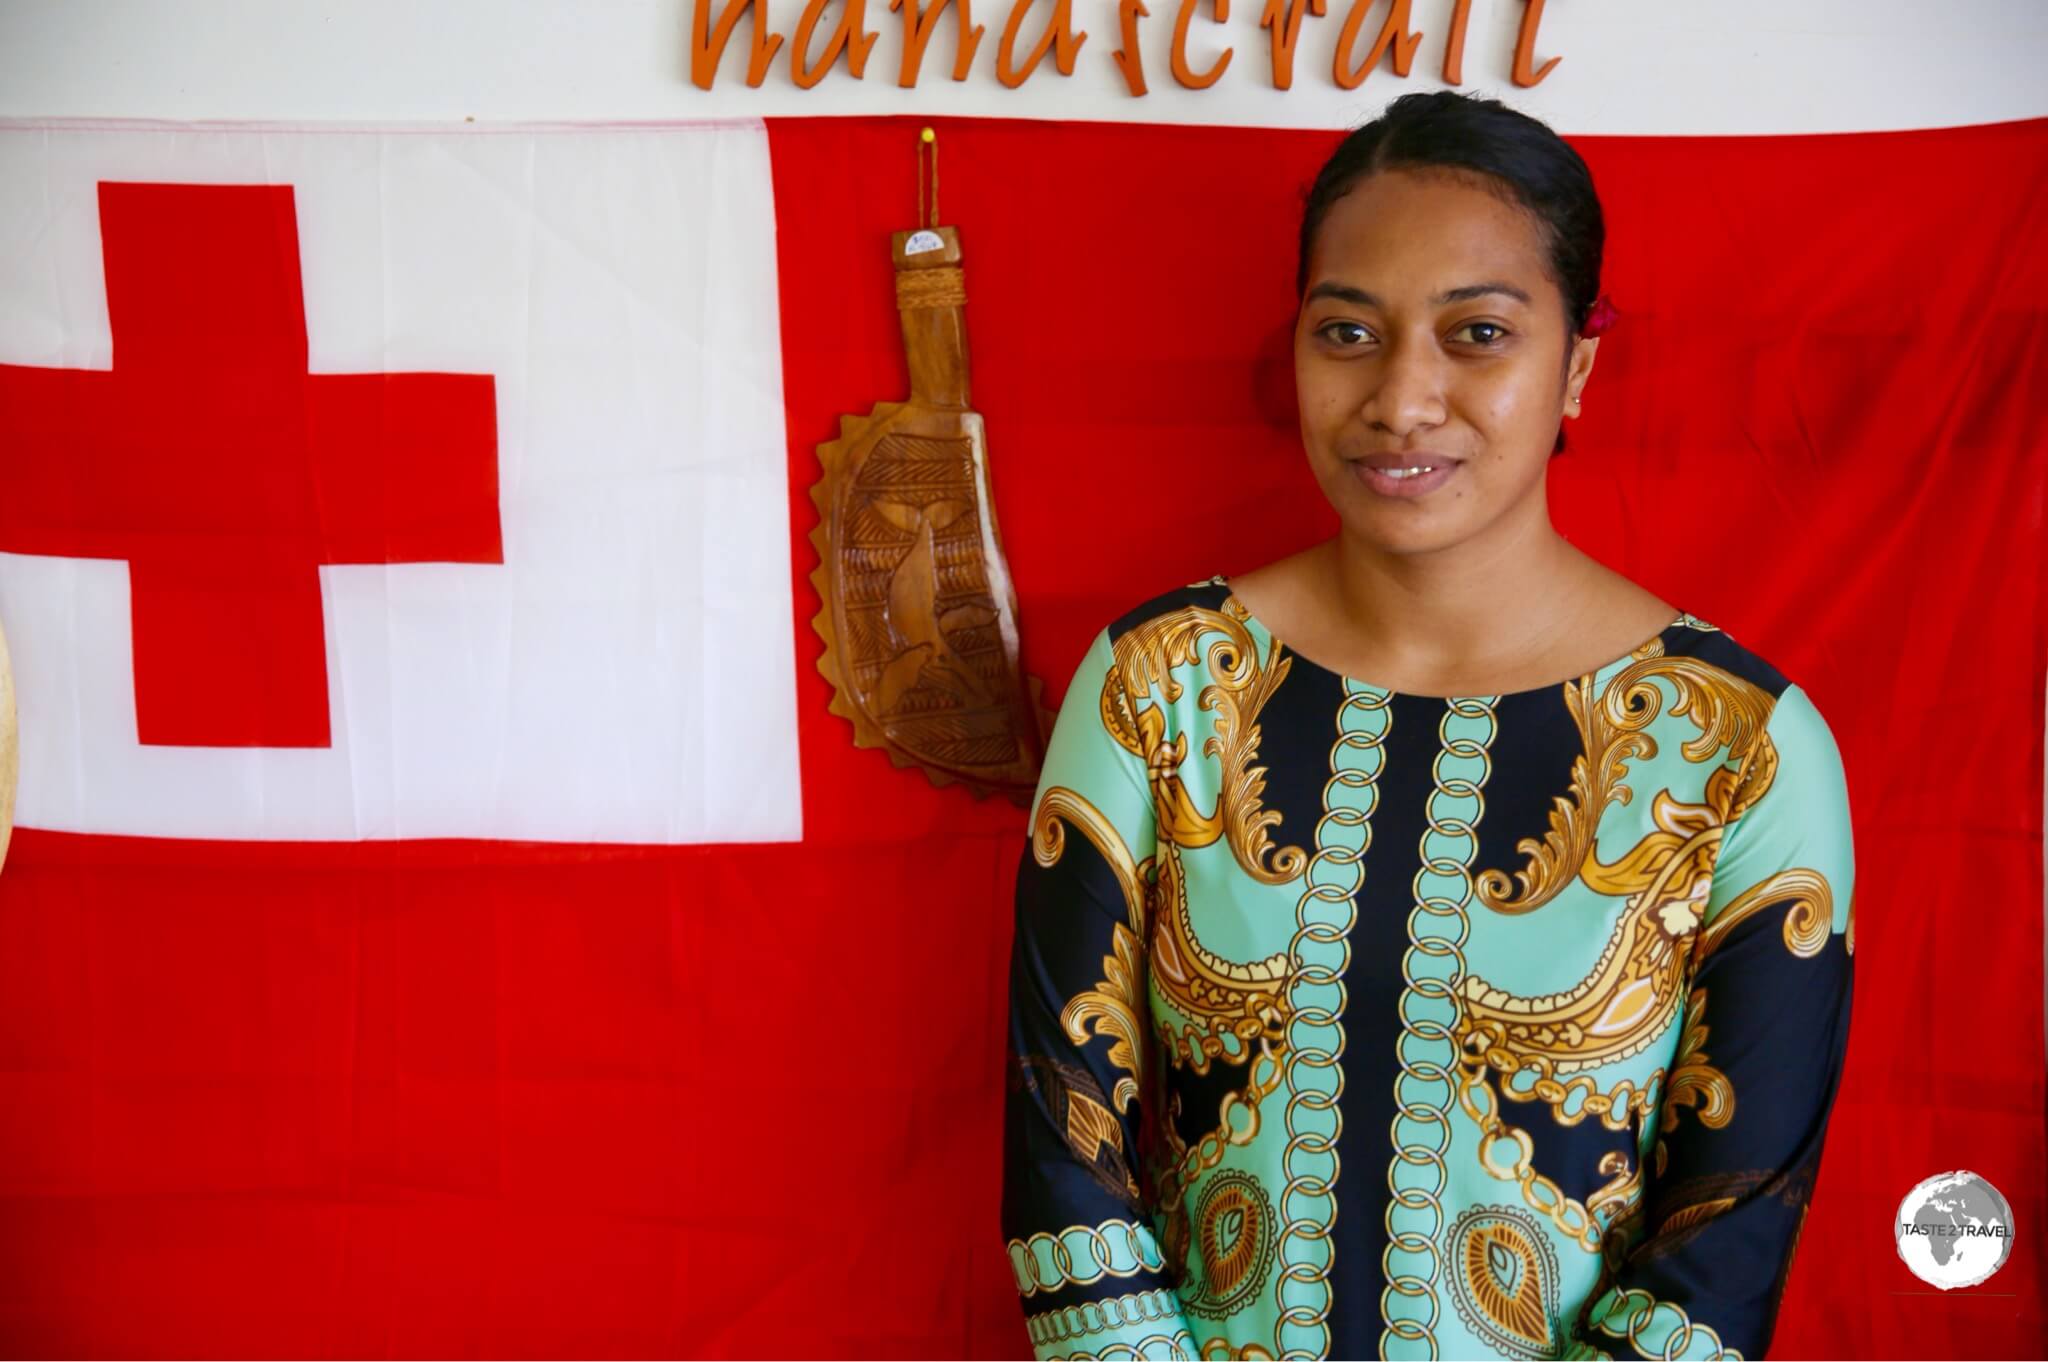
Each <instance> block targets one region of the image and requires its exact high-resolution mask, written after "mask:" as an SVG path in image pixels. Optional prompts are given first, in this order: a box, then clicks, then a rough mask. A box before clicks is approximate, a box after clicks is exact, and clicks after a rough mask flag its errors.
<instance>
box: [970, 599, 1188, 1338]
mask: <svg viewBox="0 0 2048 1362" xmlns="http://www.w3.org/2000/svg"><path fill="white" fill-rule="evenodd" d="M1115 665H1116V664H1115V659H1114V657H1113V654H1112V650H1111V645H1110V639H1109V635H1108V632H1107V631H1106V630H1105V631H1104V632H1103V633H1101V634H1099V635H1097V637H1096V639H1095V642H1094V644H1093V645H1092V646H1091V647H1090V648H1089V650H1088V654H1087V656H1086V658H1084V659H1083V661H1082V663H1081V666H1080V668H1079V670H1078V671H1077V672H1076V674H1075V676H1074V680H1073V683H1072V685H1071V686H1070V687H1069V689H1068V691H1067V698H1066V701H1065V703H1064V704H1063V705H1062V706H1061V709H1060V714H1059V719H1058V721H1057V722H1056V723H1055V724H1054V727H1053V734H1052V738H1051V740H1050V742H1049V743H1048V745H1047V750H1046V757H1045V766H1044V768H1043V773H1042V775H1041V776H1040V779H1039V784H1038V790H1037V794H1036V797H1035V798H1034V800H1033V804H1032V812H1031V825H1030V830H1029V831H1030V840H1029V844H1028V845H1027V846H1026V847H1025V849H1024V852H1023V856H1022V859H1021V861H1020V863H1019V865H1018V868H1017V887H1016V937H1015V943H1014V945H1013V947H1012V950H1011V956H1010V1029H1009V1066H1008V1067H1009V1083H1008V1091H1007V1094H1006V1100H1005V1112H1004V1127H1005V1129H1004V1160H1003V1166H1004V1173H1003V1214H1002V1218H1003V1234H1004V1236H1005V1238H1007V1239H1008V1241H1009V1242H1008V1245H1007V1247H1008V1250H1009V1257H1010V1267H1011V1270H1012V1271H1013V1272H1014V1273H1015V1274H1016V1279H1017V1290H1018V1292H1019V1293H1020V1294H1021V1295H1022V1296H1023V1305H1024V1312H1025V1317H1026V1319H1025V1322H1026V1325H1027V1327H1028V1330H1029V1332H1030V1336H1031V1344H1032V1347H1033V1349H1034V1350H1035V1351H1036V1353H1037V1355H1038V1356H1039V1357H1041V1358H1054V1357H1069V1358H1080V1357H1147V1358H1151V1357H1192V1356H1194V1355H1195V1347H1194V1340H1193V1338H1192V1337H1191V1335H1190V1334H1189V1333H1188V1331H1187V1328H1186V1326H1185V1323H1184V1321H1183V1318H1182V1314H1181V1306H1180V1298H1179V1296H1178V1295H1177V1294H1176V1293H1175V1290H1174V1282H1173V1279H1172V1275H1171V1273H1170V1272H1169V1270H1168V1268H1167V1266H1166V1262H1165V1257H1164V1255H1163V1253H1162V1252H1161V1237H1160V1233H1159V1229H1158V1226H1157V1223H1156V1221H1155V1219H1154V1216H1153V1214H1152V1209H1153V1208H1152V1206H1151V1204H1150V1202H1149V1200H1148V1198H1147V1196H1146V1194H1145V1193H1144V1192H1143V1191H1142V1190H1141V1188H1142V1180H1143V1173H1142V1171H1141V1163H1140V1157H1139V1143H1138V1136H1139V1129H1140V1124H1141V1115H1142V1111H1141V1107H1142V1102H1143V1100H1144V1096H1145V1094H1147V1093H1149V1091H1150V1089H1149V1088H1147V1086H1146V1083H1147V1080H1148V1078H1149V1073H1148V1068H1147V1065H1148V1062H1149V1061H1150V1059H1151V1056H1150V1053H1149V1050H1150V1046H1149V1037H1148V1032H1149V1030H1150V1025H1151V1022H1150V1015H1149V1008H1148V1005H1147V1002H1146V992H1145V968H1144V941H1145V931H1144V913H1145V888H1146V884H1147V882H1148V881H1149V878H1150V876H1151V874H1152V865H1151V861H1152V856H1153V812H1152V801H1151V796H1150V794H1149V793H1148V789H1147V782H1146V779H1145V768H1144V763H1143V761H1142V760H1141V759H1140V758H1139V757H1137V756H1136V755H1135V754H1134V753H1133V752H1132V751H1130V750H1128V748H1127V747H1126V745H1125V742H1122V741H1119V739H1118V736H1117V735H1118V732H1119V731H1120V730H1121V728H1122V724H1121V721H1120V718H1119V715H1120V714H1121V713H1123V712H1126V711H1124V710H1123V709H1122V707H1120V706H1113V705H1112V706H1105V704H1104V694H1105V692H1104V681H1105V679H1106V678H1107V677H1108V676H1109V674H1110V672H1111V669H1112V668H1113V667H1114V666H1115ZM1125 737H1126V740H1127V741H1128V742H1129V743H1131V744H1132V745H1135V744H1136V735H1135V734H1126V735H1125Z"/></svg>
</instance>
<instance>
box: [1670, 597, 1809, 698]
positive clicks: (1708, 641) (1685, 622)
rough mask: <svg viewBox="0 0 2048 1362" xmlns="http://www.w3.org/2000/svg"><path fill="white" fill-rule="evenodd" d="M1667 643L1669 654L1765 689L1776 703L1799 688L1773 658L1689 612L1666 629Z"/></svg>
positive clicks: (1747, 684) (1680, 615) (1680, 616)
mask: <svg viewBox="0 0 2048 1362" xmlns="http://www.w3.org/2000/svg"><path fill="white" fill-rule="evenodd" d="M1663 642H1664V651H1665V653H1666V654H1667V655H1669V656H1674V657H1685V658H1690V659H1691V660H1692V661H1693V662H1694V663H1695V664H1698V665H1700V666H1704V667H1707V668H1711V669H1712V671H1713V672H1714V673H1718V674H1720V675H1723V676H1726V677H1729V678H1732V679H1733V680H1734V681H1736V682H1739V683H1741V684H1742V685H1743V686H1745V687H1749V688H1753V689H1755V690H1759V691H1762V692H1763V693H1764V694H1765V695H1766V696H1768V697H1769V698H1770V700H1772V701H1773V702H1775V701H1776V700H1777V699H1778V698H1779V697H1781V696H1783V695H1784V694H1785V693H1786V692H1787V691H1788V690H1792V689H1794V688H1795V687H1796V683H1795V682H1794V681H1793V680H1792V678H1791V677H1790V676H1788V675H1787V674H1786V673H1785V672H1783V671H1781V670H1780V669H1779V668H1778V667H1777V665H1776V664H1775V663H1773V662H1772V661H1771V659H1770V658H1769V657H1767V656H1765V655H1764V654H1763V653H1761V652H1759V651H1758V650H1757V649H1755V648H1752V647H1750V646H1749V645H1748V644H1747V643H1745V642H1743V641H1742V640H1741V639H1739V638H1737V637H1736V636H1735V635H1734V634H1733V633H1731V632H1730V631H1728V630H1726V629H1723V628H1722V627H1720V626H1719V625H1717V624H1714V623H1713V622H1711V621H1709V620H1706V619H1702V618H1701V617H1699V616H1698V615H1694V614H1692V613H1691V612H1689V611H1683V610H1682V611H1681V612H1680V613H1679V616H1678V618H1677V619H1676V620H1675V621H1673V622H1672V624H1671V627H1670V628H1668V629H1666V630H1665V631H1664V638H1663Z"/></svg>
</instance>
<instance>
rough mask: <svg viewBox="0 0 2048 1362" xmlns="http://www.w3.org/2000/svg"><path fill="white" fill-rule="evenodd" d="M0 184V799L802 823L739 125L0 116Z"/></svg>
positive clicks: (353, 834) (683, 831) (740, 830)
mask: <svg viewBox="0 0 2048 1362" xmlns="http://www.w3.org/2000/svg"><path fill="white" fill-rule="evenodd" d="M0 202H5V203H7V204H8V205H10V209H11V211H9V212H8V213H7V214H6V215H5V218H4V220H0V297H5V298H6V299H7V300H8V304H9V305H8V307H7V310H6V311H5V313H4V314H0V360H4V363H0V447H4V448H5V450H6V454H7V460H6V465H5V468H6V472H5V490H4V493H0V554H4V555H5V557H4V560H0V563H4V565H0V612H4V616H5V618H6V621H7V626H8V629H9V632H10V633H11V634H12V635H13V637H14V640H15V644H16V648H15V652H16V664H15V665H16V668H17V671H18V674H19V687H20V690H21V694H22V707H23V709H24V711H25V712H26V713H27V714H28V715H29V716H30V720H31V721H30V722H29V723H28V724H26V725H24V728H23V749H24V750H23V758H22V760H23V766H24V767H25V768H26V772H27V779H26V780H25V781H24V783H23V791H24V793H23V798H22V802H21V807H20V810H19V818H20V821H21V823H22V824H23V826H26V827H42V828H54V829H65V830H71V831H79V832H97V833H128V834H140V835H148V836H162V837H204V838H234V839H243V838H248V839H259V838H260V839H296V840H325V839H355V838H419V837H484V838H518V839H530V840H539V841H592V842H703V841H757V840H786V839H793V838H795V837H797V836H798V835H800V832H801V813H800V804H799V801H798V800H797V799H796V798H795V792H796V779H797V777H796V746H795V717H794V713H793V710H794V703H795V702H794V686H793V674H794V659H793V658H792V656H791V650H790V646H789V644H790V640H789V633H788V630H787V629H786V628H785V627H782V622H783V621H786V620H787V619H788V618H789V613H790V578H789V572H788V563H787V551H786V545H787V542H788V502H787V499H786V497H785V495H784V489H783V462H782V461H783V430H782V409H781V402H780V385H781V379H780V365H781V355H780V349H779V340H778V325H777V309H776V283H775V278H776V276H775V260H774V236H773V233H772V232H763V231H760V230H759V224H760V223H761V222H763V221H765V220H767V219H768V217H769V214H770V208H769V203H770V187H769V179H768V161H767V146H766V137H765V134H764V133H763V131H762V130H761V129H760V128H759V127H758V126H754V127H746V126H735V127H686V128H679V129H671V130H666V131H609V132H592V133H587V134H583V135H579V136H576V137H572V138H565V137H561V136H556V137H548V136H545V135H541V134H534V133H528V134H516V133H508V134H500V135H490V136H450V135H432V134H420V133H406V132H315V133H289V132H277V131H267V132H257V131H239V132H206V133H195V134H192V135H189V136H166V135H165V134H163V133H161V132H153V131H146V130H134V131H110V130H83V129H74V130H62V131H54V130H53V131H46V132H39V133H35V134H25V133H16V134H13V135H9V136H4V137H0ZM625 204H630V205H631V207H630V210H629V211H619V210H618V209H617V208H614V207H609V206H608V205H625ZM707 319H715V320H716V333H715V334H716V343H715V344H714V343H709V340H710V333H708V332H707V331H706V329H705V323H706V321H707ZM714 640H715V642H714ZM707 645H708V646H707ZM714 713H715V714H717V715H718V716H719V721H718V722H717V723H716V724H706V723H702V722H699V721H698V717H697V716H702V715H706V714H714ZM735 768H743V769H745V770H746V771H747V772H748V773H749V778H748V780H747V782H746V783H745V785H744V788H740V789H736V790H734V791H732V792H731V796H730V797H729V798H720V799H717V800H707V799H706V798H705V797H704V795H703V791H704V789H705V788H706V784H707V777H708V776H709V774H710V773H711V772H713V771H718V770H729V769H735Z"/></svg>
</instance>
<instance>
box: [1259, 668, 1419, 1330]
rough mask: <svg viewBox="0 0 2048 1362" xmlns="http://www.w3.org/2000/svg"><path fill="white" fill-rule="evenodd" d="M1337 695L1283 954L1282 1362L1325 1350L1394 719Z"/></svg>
mask: <svg viewBox="0 0 2048 1362" xmlns="http://www.w3.org/2000/svg"><path fill="white" fill-rule="evenodd" d="M1344 690H1345V694H1344V699H1343V702H1342V703H1341V704H1340V705H1338V707H1337V741H1336V744H1335V745H1334V746H1333V747H1332V748H1331V749H1330V779H1329V781H1328V783H1326V784H1325V785H1324V786H1323V810H1324V812H1323V816H1322V818H1321V819H1320V820H1318V821H1317V823H1316V853H1315V856H1314V857H1313V858H1311V859H1310V861H1309V863H1308V866H1307V868H1306V870H1305V871H1304V872H1303V876H1304V878H1305V879H1306V881H1307V887H1306V889H1305V890H1304V891H1303V893H1302V896H1301V899H1300V901H1299V903H1298V904H1297V905H1296V907H1295V922H1296V924H1297V929H1296V931H1295V934H1294V940H1293V942H1292V943H1291V944H1290V945H1289V947H1288V955H1289V959H1290V969H1289V974H1288V981H1287V1001H1288V1010H1289V1018H1288V1027H1287V1046H1288V1048H1287V1062H1286V1079H1287V1086H1288V1099H1287V1148H1286V1152H1285V1153H1284V1154H1283V1155H1282V1158H1281V1168H1282V1170H1283V1172H1284V1173H1285V1174H1286V1177H1287V1185H1286V1187H1285V1189H1284V1190H1283V1191H1282V1192H1281V1194H1280V1219H1281V1221H1282V1222H1283V1224H1284V1228H1283V1229H1282V1230H1281V1232H1280V1253H1279V1256H1280V1273H1279V1279H1278V1281H1276V1282H1275V1284H1274V1296H1275V1300H1276V1302H1277V1304H1278V1305H1279V1307H1280V1317H1279V1320H1278V1322H1277V1323H1276V1324H1275V1326H1274V1340H1273V1342H1274V1348H1275V1350H1276V1351H1277V1352H1278V1353H1279V1355H1280V1356H1282V1357H1319V1356H1321V1355H1323V1354H1325V1353H1327V1352H1328V1351H1329V1346H1330V1329H1329V1316H1330V1304H1331V1293H1330V1285H1329V1276H1330V1268H1331V1266H1332V1259H1333V1258H1334V1257H1335V1254H1336V1249H1335V1247H1334V1245H1333V1244H1332V1242H1331V1240H1330V1227H1331V1225H1332V1224H1333V1223H1335V1221H1336V1218H1337V1194H1336V1189H1337V1138H1338V1136H1339V1135H1340V1134H1341V1133H1342V1132H1343V1129H1344V1122H1343V1118H1342V1117H1341V1116H1340V1115H1339V1113H1338V1110H1337V1099H1338V1096H1339V1094H1341V1093H1342V1092H1343V1090H1344V1077H1343V1071H1342V1070H1341V1068H1340V1067H1339V1065H1340V1064H1341V1062H1342V1060H1343V1058H1344V1022H1343V1018H1344V996H1345V995H1344V970H1345V967H1346V966H1347V965H1348V964H1349V963H1350V959H1351V944H1350V940H1349V938H1350V933H1351V927H1352V924H1353V923H1354V922H1355V921H1356V920H1357V916H1358V903H1357V895H1358V891H1359V889H1360V887H1361V886H1363V885H1364V883H1365V869H1364V864H1363V863H1364V860H1365V853H1366V851H1367V849H1368V848H1369V847H1371V845H1372V815H1373V811H1374V810H1375V809H1376V808H1377V807H1378V804H1379V777H1380V770H1381V768H1382V766H1383V765H1384V764H1385V761H1386V754H1385V752H1384V750H1383V748H1384V745H1385V743H1386V737H1387V729H1388V727H1389V725H1390V724H1391V723H1392V719H1393V713H1392V705H1391V698H1392V697H1391V696H1389V695H1388V694H1387V693H1386V692H1385V691H1378V690H1371V689H1368V688H1366V687H1364V686H1361V685H1359V684H1358V683H1357V682H1354V681H1349V680H1347V681H1346V682H1345V685H1344Z"/></svg>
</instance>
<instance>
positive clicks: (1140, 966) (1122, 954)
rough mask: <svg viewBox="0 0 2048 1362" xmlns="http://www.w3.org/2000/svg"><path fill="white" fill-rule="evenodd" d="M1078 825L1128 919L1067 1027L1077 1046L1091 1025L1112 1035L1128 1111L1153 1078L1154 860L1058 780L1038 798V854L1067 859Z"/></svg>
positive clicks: (1066, 1013) (1066, 1015)
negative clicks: (1149, 953) (1148, 967)
mask: <svg viewBox="0 0 2048 1362" xmlns="http://www.w3.org/2000/svg"><path fill="white" fill-rule="evenodd" d="M1063 820H1064V821H1065V822H1066V823H1071V824H1072V825H1073V826H1074V827H1076V828H1079V829H1080V830H1081V834H1082V835H1083V836H1084V837H1086V838H1087V839H1088V840H1089V841H1090V842H1092V843H1093V844H1094V846H1095V849H1096V851H1097V852H1099V853H1100V854H1101V856H1102V859H1103V862H1104V863H1105V864H1106V865H1108V867H1109V870H1110V873H1111V874H1112V875H1114V876H1115V877H1116V882H1117V886H1118V888H1119V889H1121V890H1122V891H1123V896H1124V913H1125V918H1126V921H1125V922H1118V923H1115V924H1113V925H1112V926H1111V929H1110V954H1108V955H1105V956H1104V957H1102V976H1103V977H1102V978H1101V979H1100V980H1098V981H1097V982H1096V985H1095V987H1094V988H1092V989H1089V990H1087V991H1085V992H1082V993H1078V994H1076V995H1074V997H1073V998H1072V999H1071V1000H1070V1001H1069V1002H1068V1003H1067V1005H1066V1007H1065V1008H1064V1009H1063V1010H1062V1011H1061V1013H1060V1025H1061V1026H1062V1027H1063V1028H1065V1030H1066V1033H1067V1036H1068V1038H1069V1039H1071V1040H1072V1041H1073V1042H1074V1043H1075V1044H1076V1045H1083V1044H1086V1043H1087V1041H1088V1037H1089V1033H1090V1028H1091V1027H1092V1028H1093V1031H1094V1034H1095V1035H1098V1036H1103V1037H1106V1038H1108V1039H1109V1041H1110V1042H1111V1043H1110V1047H1109V1062H1110V1063H1111V1064H1114V1065H1115V1066H1116V1067H1117V1068H1119V1069H1122V1070H1123V1071H1124V1073H1125V1075H1126V1076H1125V1077H1121V1078H1119V1079H1118V1080H1117V1084H1116V1091H1115V1092H1114V1093H1112V1094H1111V1097H1110V1100H1111V1101H1113V1102H1114V1103H1115V1104H1116V1109H1117V1110H1118V1111H1120V1112H1128V1111H1129V1110H1130V1109H1131V1103H1132V1102H1133V1101H1135V1100H1136V1099H1137V1096H1138V1093H1139V1091H1140V1090H1141V1088H1142V1086H1143V1084H1144V1081H1145V1068H1146V1065H1145V1044H1146V1036H1145V1027H1144V1023H1143V1022H1141V1021H1140V1020H1139V1018H1141V1017H1142V1016H1143V1015H1144V1013H1145V1007H1144V979H1145V967H1144V959H1143V953H1142V950H1141V947H1140V945H1139V943H1140V942H1141V941H1142V940H1143V939H1144V933H1145V899H1146V894H1147V885H1146V883H1145V881H1146V877H1147V875H1148V874H1149V873H1150V870H1151V866H1152V861H1151V858H1150V857H1147V858H1146V859H1145V861H1144V862H1143V863H1140V862H1138V861H1135V860H1133V859H1132V856H1131V849H1130V848H1129V847H1127V846H1125V845H1124V839H1123V837H1122V836H1121V835H1119V834H1118V832H1117V830H1116V826H1115V825H1114V824H1112V823H1111V822H1110V821H1109V819H1107V818H1106V817H1104V816H1103V814H1102V811H1101V810H1100V809H1098V808H1096V807H1095V806H1094V805H1093V804H1090V803H1089V802H1088V801H1087V800H1086V799H1085V798H1083V797H1082V796H1081V795H1079V794H1077V793H1075V792H1074V791H1073V790H1070V789H1067V788H1066V787H1065V786H1063V785H1055V786H1053V787H1052V788H1050V789H1048V790H1047V791H1046V792H1045V797H1044V798H1043V799H1041V800H1039V802H1038V812H1037V813H1036V815H1035V816H1034V818H1033V821H1032V825H1031V854H1032V856H1033V857H1034V858H1035V859H1036V860H1037V862H1038V864H1040V865H1042V866H1048V867H1049V866H1054V865H1057V864H1059V859H1060V857H1061V855H1062V854H1063V853H1064V852H1065V851H1066V845H1067V836H1066V829H1065V828H1064V827H1062V826H1061V823H1062V821H1063Z"/></svg>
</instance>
